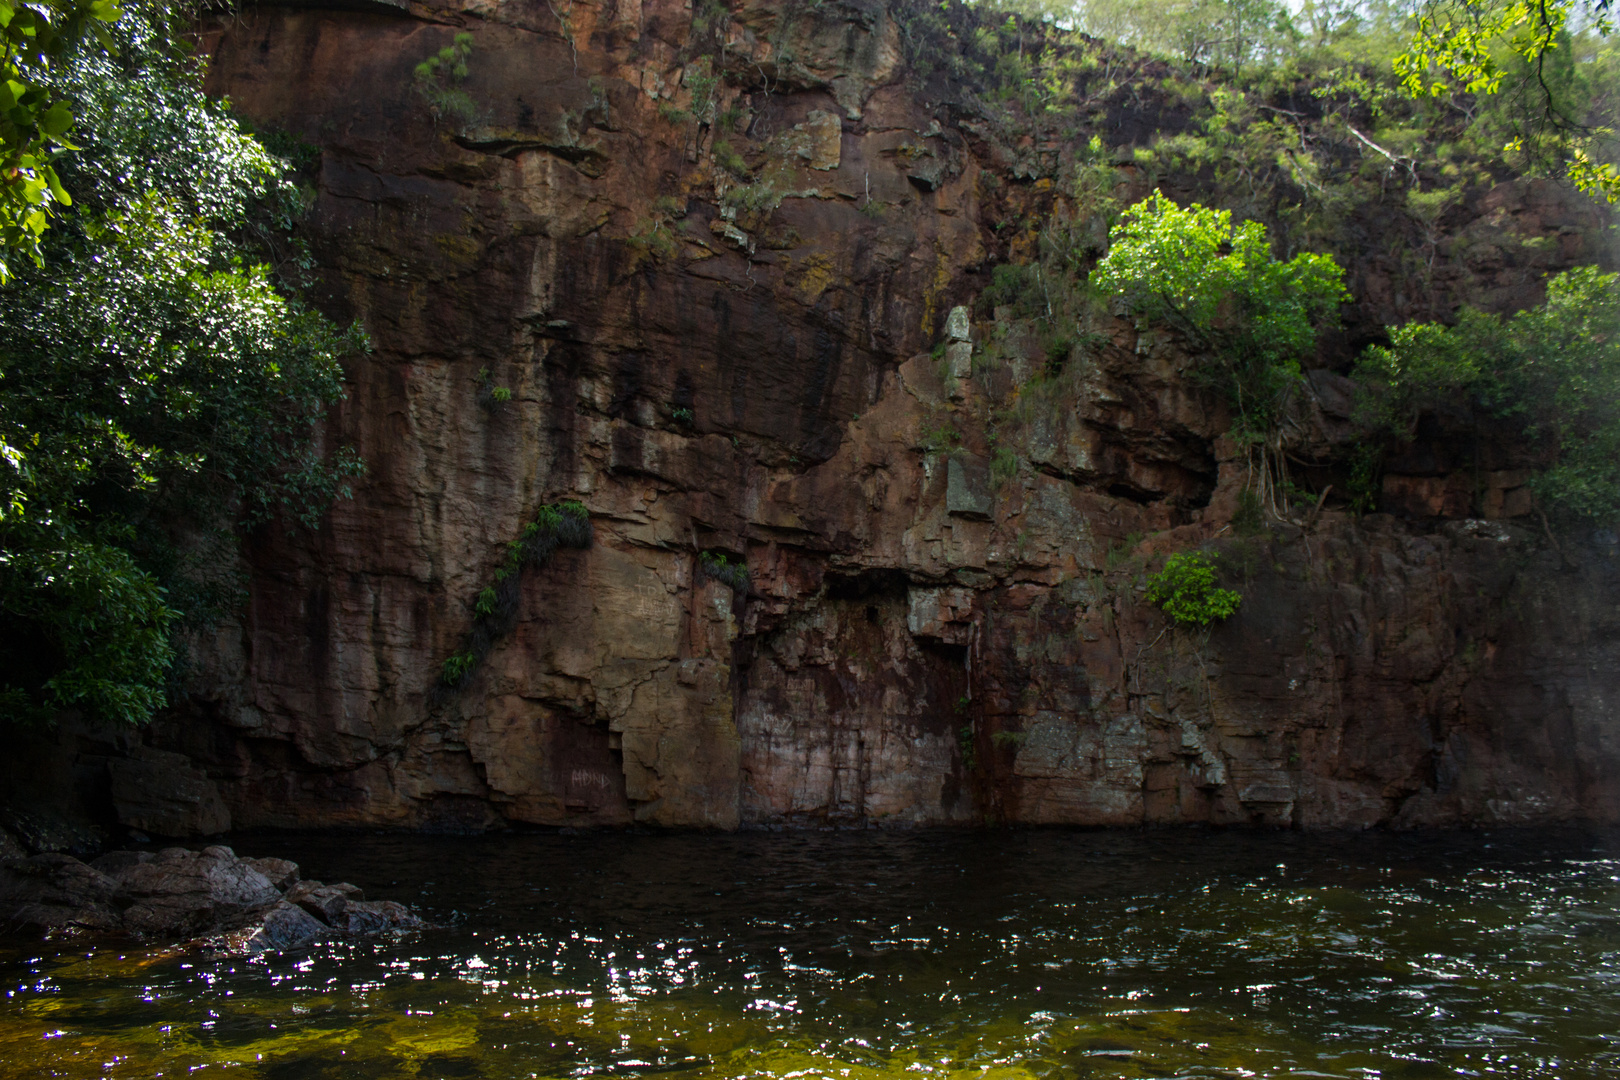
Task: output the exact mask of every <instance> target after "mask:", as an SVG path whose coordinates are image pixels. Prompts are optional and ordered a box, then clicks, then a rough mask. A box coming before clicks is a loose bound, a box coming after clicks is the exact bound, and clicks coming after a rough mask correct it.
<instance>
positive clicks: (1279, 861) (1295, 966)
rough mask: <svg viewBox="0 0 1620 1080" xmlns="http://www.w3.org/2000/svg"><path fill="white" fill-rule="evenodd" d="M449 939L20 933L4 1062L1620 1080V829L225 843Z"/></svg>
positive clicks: (1, 1049) (476, 1072) (397, 1070)
mask: <svg viewBox="0 0 1620 1080" xmlns="http://www.w3.org/2000/svg"><path fill="white" fill-rule="evenodd" d="M236 846H237V849H238V851H239V852H241V853H242V854H278V855H284V856H287V857H290V858H294V859H297V860H299V861H300V862H301V863H302V864H303V865H304V868H305V872H306V874H307V875H308V876H311V877H319V878H323V879H325V880H329V881H330V880H339V879H348V880H351V881H353V882H355V883H356V884H358V885H361V886H362V887H364V888H365V889H366V890H367V893H368V895H369V896H370V897H372V898H374V899H376V898H385V899H397V900H404V901H408V902H412V903H417V904H419V905H421V907H422V909H423V910H424V912H425V913H426V914H427V915H429V916H430V917H431V918H433V919H435V920H436V921H437V922H438V923H439V924H440V928H438V929H434V930H429V931H426V932H423V933H420V934H416V935H412V936H410V937H406V938H404V939H401V940H398V941H389V942H372V943H365V944H339V945H329V946H321V947H318V948H315V949H313V950H309V951H306V952H302V953H296V954H288V955H283V956H276V957H270V958H263V959H258V960H251V961H250V960H239V959H238V960H206V959H202V958H200V957H198V956H197V955H196V954H182V953H179V952H175V951H173V950H165V949H142V948H135V947H131V946H129V945H127V944H125V945H123V946H121V947H120V946H117V945H108V944H105V943H104V944H102V945H99V946H92V945H91V944H90V943H89V942H86V941H84V940H72V939H68V940H58V941H54V942H47V943H44V944H40V943H37V942H35V943H32V944H22V945H19V944H18V943H16V942H12V943H9V944H6V945H3V946H0V976H3V983H4V986H5V989H6V997H5V999H4V1006H3V1009H0V1076H4V1077H8V1078H9V1077H34V1076H40V1077H44V1076H63V1077H90V1076H119V1077H124V1076H128V1077H136V1076H139V1077H150V1076H159V1075H161V1076H183V1075H199V1074H202V1075H211V1074H213V1073H214V1072H215V1071H223V1072H228V1073H230V1074H232V1075H235V1076H241V1077H244V1078H246V1077H255V1078H257V1077H262V1078H266V1080H303V1078H318V1077H334V1078H336V1077H345V1078H348V1077H355V1078H365V1077H423V1078H427V1077H435V1078H436V1077H491V1078H494V1077H531V1076H537V1077H584V1076H609V1075H613V1076H627V1075H632V1074H634V1075H644V1076H666V1075H667V1076H672V1077H674V1076H679V1077H683V1078H691V1080H697V1078H706V1077H743V1076H758V1077H783V1078H788V1077H792V1078H800V1077H803V1078H812V1077H838V1078H846V1077H847V1078H876V1077H907V1078H910V1077H975V1078H978V1077H995V1078H1011V1077H1053V1078H1059V1077H1062V1078H1069V1077H1171V1076H1176V1077H1248V1076H1279V1077H1281V1076H1296V1077H1355V1078H1368V1077H1434V1076H1491V1075H1502V1076H1520V1077H1560V1078H1565V1080H1571V1078H1580V1077H1614V1076H1620V835H1614V834H1592V833H1573V832H1526V831H1507V832H1496V833H1489V834H1486V833H1472V834H1449V835H1439V836H1435V835H1430V836H1390V835H1360V836H1304V835H1299V834H1279V833H1237V832H1226V833H1221V832H1163V833H1154V832H1148V833H1140V832H1132V833H1102V832H1058V831H1052V832H1045V831H1027V832H1024V831H1014V832H982V833H965V832H939V833H873V832H863V833H792V832H787V833H752V834H743V835H736V836H719V835H704V834H679V835H638V834H622V833H615V834H582V835H578V836H539V835H534V836H515V837H514V836H508V837H478V838H465V837H463V838H445V837H437V838H435V837H419V836H410V837H407V836H398V835H384V836H370V835H347V836H339V837H308V836H264V837H248V838H239V839H238V840H237V841H236Z"/></svg>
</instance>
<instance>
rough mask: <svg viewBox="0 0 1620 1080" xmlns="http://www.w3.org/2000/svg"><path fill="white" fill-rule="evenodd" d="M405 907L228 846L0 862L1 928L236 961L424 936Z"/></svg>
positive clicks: (290, 864)
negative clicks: (375, 938) (326, 944)
mask: <svg viewBox="0 0 1620 1080" xmlns="http://www.w3.org/2000/svg"><path fill="white" fill-rule="evenodd" d="M423 925H424V923H423V922H422V920H421V919H420V918H418V917H417V916H416V915H415V914H414V913H412V911H411V910H410V909H409V908H407V907H406V906H405V905H403V904H398V903H395V902H393V901H391V900H371V901H368V900H366V899H365V896H364V894H363V893H361V891H360V890H359V889H358V888H356V887H355V886H353V885H350V884H347V883H339V884H336V885H325V884H322V883H321V882H319V881H307V880H303V879H302V878H301V877H300V875H299V872H298V864H297V863H293V862H289V861H287V860H286V859H273V858H264V859H242V858H238V857H237V854H236V852H234V851H232V850H231V849H230V848H228V847H222V846H214V847H208V848H204V849H203V850H201V851H190V850H188V849H186V848H165V849H163V850H162V851H158V852H150V851H114V852H109V853H108V854H106V855H103V856H101V857H100V858H98V859H96V860H94V861H93V862H91V863H89V864H86V863H83V862H80V861H79V860H78V859H75V858H74V857H72V856H71V855H63V854H60V853H56V854H44V855H35V856H33V857H32V858H27V859H9V860H5V861H3V862H0V929H8V930H13V931H16V930H24V931H27V930H34V931H42V930H43V931H49V930H63V929H79V930H93V931H102V932H120V931H121V932H124V933H128V934H133V935H136V936H138V937H141V938H145V939H165V940H200V939H213V940H212V941H211V944H213V945H215V946H217V947H222V948H224V949H225V950H227V951H230V952H244V953H263V952H274V951H280V950H283V949H293V948H298V947H301V946H304V945H310V944H314V943H316V942H319V941H329V940H333V939H335V938H355V937H365V936H370V935H375V934H385V933H397V932H402V931H406V930H416V929H420V928H421V927H422V926H423Z"/></svg>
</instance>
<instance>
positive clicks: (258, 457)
mask: <svg viewBox="0 0 1620 1080" xmlns="http://www.w3.org/2000/svg"><path fill="white" fill-rule="evenodd" d="M184 30H185V27H184V25H183V24H181V23H178V22H177V21H176V17H175V16H174V15H173V14H172V13H171V12H169V11H167V10H166V9H164V8H163V7H161V6H159V5H157V4H142V3H132V4H127V5H126V7H125V11H124V13H123V15H122V17H121V18H120V19H119V21H118V22H117V23H116V24H114V25H113V26H112V27H111V28H110V33H111V37H112V41H111V45H112V49H111V50H104V49H103V48H101V47H100V46H99V43H95V42H84V43H81V45H80V46H79V47H77V48H74V49H71V50H69V51H68V52H66V53H63V54H61V55H60V56H57V57H55V58H53V60H52V63H51V65H50V66H49V68H48V69H47V70H45V71H44V72H43V73H42V74H40V75H39V78H40V79H41V80H42V85H44V86H45V87H46V89H47V91H48V92H49V94H51V95H52V96H53V97H55V98H56V99H57V100H59V101H62V102H64V103H67V105H68V107H69V108H71V109H72V111H73V113H74V115H75V117H76V120H77V123H76V128H75V142H76V143H77V146H78V149H77V150H76V152H74V153H73V154H71V155H69V156H67V157H64V158H61V159H58V161H57V165H56V167H57V170H58V173H59V177H60V183H61V184H62V185H63V187H64V189H65V191H66V192H67V193H68V194H69V195H70V196H71V198H72V205H73V211H72V212H71V213H69V214H65V215H63V216H62V217H61V218H60V219H59V220H58V221H57V223H56V225H55V226H54V227H53V228H52V229H51V230H50V231H49V232H47V233H44V234H43V235H42V237H41V245H42V248H41V255H42V259H41V263H40V264H39V265H34V264H33V263H31V262H27V263H22V264H19V265H18V266H17V267H16V268H15V272H14V274H13V276H12V278H11V280H10V281H9V282H8V283H7V284H6V285H5V286H4V287H3V288H0V715H3V716H5V717H8V718H10V719H12V720H26V721H39V720H49V719H50V718H51V717H53V716H55V715H57V714H59V713H60V712H61V711H63V710H69V709H71V710H77V711H78V712H80V713H82V714H84V715H87V716H90V717H93V718H96V719H101V720H106V721H112V722H120V723H140V722H143V721H145V720H146V719H148V718H149V717H150V716H151V715H152V713H153V712H154V710H156V709H158V708H159V707H161V706H162V704H163V703H164V701H165V700H166V699H167V697H168V695H169V694H170V692H171V690H172V685H171V684H172V681H173V679H174V677H175V658H176V655H177V642H178V641H179V640H180V638H181V636H182V635H183V634H184V633H185V632H186V631H188V630H194V629H197V628H199V627H201V626H204V625H206V624H207V623H208V621H209V620H211V619H212V618H214V617H216V616H218V615H219V614H220V613H221V612H223V611H225V610H228V609H229V608H230V606H231V605H232V604H234V603H235V602H236V600H237V598H238V596H239V594H240V582H239V580H238V578H237V569H236V564H237V559H236V551H237V543H238V538H239V537H240V536H241V535H242V533H243V530H245V529H251V528H255V527H264V526H266V525H268V524H270V523H272V522H276V521H284V522H288V523H296V522H302V523H305V524H313V523H314V522H315V521H316V520H317V518H318V517H319V515H320V513H321V512H322V510H323V509H324V508H325V507H326V505H327V504H328V503H329V502H330V501H331V500H332V499H333V498H334V497H335V496H337V495H340V494H342V493H344V492H345V491H346V484H347V482H348V479H349V478H350V477H352V476H354V475H356V474H357V473H358V472H359V471H360V462H359V461H358V459H357V458H356V457H355V456H354V454H353V453H352V451H349V450H346V449H341V448H331V449H328V448H325V447H324V446H323V439H322V434H321V429H322V425H323V423H324V420H325V417H326V414H327V411H328V409H329V407H330V406H331V405H332V403H334V402H335V401H337V400H338V399H339V398H340V397H341V396H342V394H343V374H342V369H341V367H340V360H341V359H342V358H343V357H344V356H346V355H350V354H353V353H355V352H356V351H357V350H359V349H361V348H363V347H364V339H363V337H362V336H361V335H360V333H359V331H358V330H357V329H354V328H350V329H345V328H342V327H339V326H336V325H334V324H332V323H331V322H330V321H329V320H327V319H325V318H323V317H322V316H320V315H319V314H317V313H316V312H314V311H312V310H310V309H308V308H306V307H305V306H303V305H302V304H301V303H300V302H299V301H298V300H297V299H296V296H295V293H294V291H293V289H292V288H291V286H292V284H293V282H292V280H291V278H292V277H293V276H294V275H295V274H296V272H297V270H298V262H297V260H296V259H293V260H290V261H289V260H286V259H282V260H281V261H280V263H279V265H278V266H276V267H272V266H271V265H269V264H268V263H267V262H266V258H267V255H268V253H269V252H271V251H272V250H276V251H281V250H284V249H285V247H286V245H285V243H284V241H285V238H286V236H287V235H288V229H289V227H290V225H291V222H292V220H293V218H294V217H295V216H296V215H297V214H298V213H299V212H301V210H302V202H301V199H300V196H299V194H298V191H297V188H296V187H295V186H294V185H293V183H292V182H291V181H290V180H289V178H288V177H287V176H286V172H287V167H286V163H285V162H283V161H281V160H279V159H277V158H274V157H272V156H270V155H269V154H268V153H267V152H266V151H265V149H264V148H263V146H261V145H260V144H259V143H258V142H257V141H255V140H254V138H253V137H252V136H250V135H249V134H248V133H247V132H246V131H244V130H243V128H242V126H241V124H240V123H238V121H237V120H236V119H235V118H234V117H232V116H231V114H230V112H229V111H228V110H227V108H226V107H225V106H224V105H223V104H221V103H219V102H216V101H211V100H209V99H208V98H207V97H206V96H205V95H204V94H203V92H202V87H201V72H200V70H199V67H198V65H197V63H196V62H195V61H194V60H193V59H192V58H191V57H190V56H189V54H188V53H187V52H186V51H185V50H184V49H183V48H182V47H181V46H180V45H178V44H177V43H178V42H182V41H184V40H185V36H184Z"/></svg>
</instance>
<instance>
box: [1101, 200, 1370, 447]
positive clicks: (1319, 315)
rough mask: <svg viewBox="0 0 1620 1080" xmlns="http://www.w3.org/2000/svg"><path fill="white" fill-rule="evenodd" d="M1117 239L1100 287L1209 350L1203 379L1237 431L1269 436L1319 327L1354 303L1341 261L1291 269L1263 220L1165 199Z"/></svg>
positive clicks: (1308, 258)
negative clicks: (1274, 249) (1234, 419)
mask: <svg viewBox="0 0 1620 1080" xmlns="http://www.w3.org/2000/svg"><path fill="white" fill-rule="evenodd" d="M1109 239H1110V242H1111V244H1110V247H1109V249H1108V254H1107V255H1105V256H1104V257H1103V258H1102V260H1101V261H1100V262H1098V263H1097V267H1096V269H1094V270H1093V271H1092V273H1091V281H1092V284H1094V285H1095V286H1097V287H1098V288H1099V289H1101V290H1102V291H1103V292H1105V293H1109V294H1113V295H1118V296H1123V297H1125V298H1126V300H1127V302H1128V303H1129V304H1130V305H1131V307H1132V309H1133V310H1135V311H1136V312H1137V313H1138V314H1139V315H1142V316H1144V317H1146V318H1148V319H1150V320H1153V321H1155V322H1160V323H1164V324H1166V325H1168V326H1171V327H1173V328H1174V329H1175V330H1177V331H1178V332H1179V333H1181V334H1182V335H1184V336H1185V337H1186V338H1188V339H1189V340H1190V342H1191V343H1192V344H1193V346H1194V347H1195V348H1197V349H1200V350H1202V351H1204V352H1206V353H1207V354H1208V355H1207V359H1205V361H1204V364H1203V367H1202V368H1201V371H1200V373H1201V374H1202V375H1203V377H1204V378H1205V379H1206V381H1207V382H1208V383H1209V384H1210V385H1211V386H1213V387H1214V388H1215V389H1217V390H1219V391H1220V392H1221V393H1222V394H1224V395H1225V396H1226V398H1227V400H1228V401H1229V402H1230V403H1231V405H1232V407H1233V409H1234V410H1235V411H1236V413H1237V416H1238V418H1239V433H1240V434H1247V435H1250V436H1252V437H1254V438H1261V437H1264V435H1265V434H1267V433H1268V432H1269V431H1270V429H1271V428H1273V427H1274V426H1275V424H1276V420H1277V414H1278V410H1279V409H1280V407H1281V405H1282V403H1283V400H1284V398H1285V397H1286V396H1287V394H1288V392H1289V390H1290V389H1291V388H1292V387H1293V386H1294V385H1295V384H1296V383H1297V382H1298V380H1299V372H1300V363H1299V362H1300V360H1301V359H1302V358H1304V357H1306V356H1309V355H1310V354H1311V353H1312V352H1313V351H1314V350H1315V348H1316V335H1317V330H1318V328H1319V327H1321V326H1323V325H1325V324H1327V323H1328V322H1330V321H1336V318H1337V308H1338V305H1339V303H1340V302H1341V301H1343V300H1346V299H1348V298H1349V294H1348V293H1346V292H1345V289H1344V284H1343V279H1344V272H1343V271H1342V270H1340V269H1339V265H1338V264H1337V263H1336V262H1334V261H1333V257H1332V256H1330V255H1312V254H1309V253H1304V254H1300V255H1296V256H1294V258H1292V259H1290V260H1288V261H1287V262H1283V261H1282V260H1280V259H1278V258H1276V257H1275V256H1273V255H1272V253H1271V245H1270V243H1269V241H1268V239H1267V236H1266V227H1265V226H1264V225H1263V224H1261V223H1260V222H1258V221H1245V222H1243V223H1242V224H1240V225H1234V224H1233V223H1232V215H1231V213H1230V212H1229V211H1225V210H1212V209H1210V208H1208V207H1205V206H1199V205H1198V204H1197V203H1193V204H1191V205H1190V206H1187V207H1186V208H1182V207H1179V206H1177V205H1176V204H1175V203H1173V202H1171V201H1170V200H1169V199H1167V198H1165V197H1164V196H1163V195H1162V194H1159V193H1155V194H1154V195H1153V196H1152V197H1150V198H1148V199H1146V200H1144V201H1142V202H1140V203H1138V204H1136V205H1135V206H1133V207H1131V208H1130V209H1128V210H1127V211H1125V214H1124V216H1123V218H1122V219H1121V221H1120V224H1119V225H1117V226H1115V228H1114V229H1113V230H1112V232H1111V233H1110V235H1109Z"/></svg>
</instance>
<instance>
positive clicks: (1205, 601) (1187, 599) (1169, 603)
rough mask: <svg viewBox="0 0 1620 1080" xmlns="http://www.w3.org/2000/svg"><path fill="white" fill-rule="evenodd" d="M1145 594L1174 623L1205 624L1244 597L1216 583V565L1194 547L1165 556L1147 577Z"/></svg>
mask: <svg viewBox="0 0 1620 1080" xmlns="http://www.w3.org/2000/svg"><path fill="white" fill-rule="evenodd" d="M1147 598H1148V602H1149V603H1151V604H1155V605H1157V606H1158V607H1159V608H1160V609H1161V610H1162V611H1163V612H1164V613H1165V614H1166V615H1168V616H1170V619H1171V621H1172V622H1174V623H1175V624H1176V625H1177V626H1208V625H1209V624H1210V623H1212V622H1218V621H1219V620H1221V619H1224V618H1226V617H1227V616H1229V615H1231V614H1232V613H1233V612H1235V611H1237V609H1238V605H1239V604H1241V603H1243V597H1242V596H1240V595H1238V594H1237V593H1235V592H1233V591H1232V590H1231V589H1219V588H1216V587H1215V567H1214V566H1212V565H1211V564H1210V561H1209V560H1208V559H1207V558H1205V557H1204V555H1203V554H1202V553H1200V552H1197V551H1185V552H1180V553H1178V554H1175V555H1172V556H1170V557H1169V558H1168V559H1166V560H1165V561H1164V569H1163V570H1160V571H1159V572H1158V573H1157V574H1154V575H1153V576H1152V577H1150V578H1148V588H1147Z"/></svg>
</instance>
